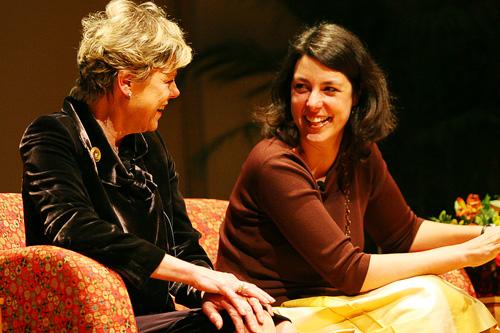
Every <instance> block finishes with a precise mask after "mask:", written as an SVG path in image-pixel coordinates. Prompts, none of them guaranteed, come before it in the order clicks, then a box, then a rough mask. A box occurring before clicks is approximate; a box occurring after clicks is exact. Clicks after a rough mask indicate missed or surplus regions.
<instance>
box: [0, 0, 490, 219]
mask: <svg viewBox="0 0 500 333" xmlns="http://www.w3.org/2000/svg"><path fill="white" fill-rule="evenodd" d="M106 2H107V1H99V0H92V1H91V0H88V1H66V0H54V1H50V2H45V3H42V2H35V1H32V3H31V2H30V1H28V3H23V5H22V6H21V5H19V4H15V3H11V2H9V3H6V4H4V6H5V8H4V19H3V20H2V23H1V24H2V28H3V29H2V30H3V31H4V32H5V33H4V34H3V36H2V37H1V38H2V39H1V40H0V47H1V59H0V66H1V72H2V74H3V79H2V80H1V81H2V83H1V85H0V91H1V96H2V98H1V99H0V135H1V138H0V139H1V140H0V148H1V151H0V153H1V154H2V156H4V157H5V159H4V162H3V170H2V173H1V176H0V191H2V192H9V191H10V192H13V191H19V188H20V176H21V165H20V162H19V157H18V153H17V145H18V142H19V139H20V137H21V135H22V131H23V130H24V128H25V127H26V126H27V124H28V123H29V121H30V120H32V119H33V118H34V117H36V116H37V115H39V114H43V113H49V112H54V111H56V110H57V109H58V108H59V106H60V103H61V101H62V98H63V97H64V95H65V94H66V93H67V92H68V91H69V89H70V88H71V85H72V83H73V80H74V77H75V73H76V65H75V60H74V59H75V57H76V48H77V45H78V41H79V34H80V29H81V27H80V19H81V18H82V17H83V16H84V15H86V14H87V13H89V12H90V11H94V10H97V9H101V8H104V6H105V4H106ZM157 3H159V4H160V3H161V4H165V5H166V8H167V12H168V13H169V14H170V15H171V16H173V17H174V18H175V19H176V20H177V21H178V22H179V24H180V25H181V27H182V28H183V29H184V30H185V31H186V38H187V39H188V41H189V42H190V43H191V44H192V46H193V48H194V50H195V59H194V62H193V64H191V65H190V66H189V67H188V68H187V69H185V70H184V71H182V72H181V77H180V82H179V84H180V88H181V97H180V98H179V99H178V100H176V101H175V102H174V103H173V104H172V108H171V110H170V111H169V113H167V114H166V116H165V118H164V119H162V121H161V125H160V131H161V132H162V135H163V136H164V137H165V139H166V141H167V145H168V146H169V148H170V150H171V151H172V153H173V154H174V156H175V159H176V161H177V166H178V170H179V173H180V175H181V186H182V189H183V191H184V193H185V195H186V196H190V197H214V198H222V199H227V198H228V196H229V193H230V190H231V187H232V185H233V184H234V182H235V180H236V177H237V175H238V173H239V167H240V165H241V163H242V162H243V160H244V158H245V157H246V155H247V153H248V151H249V150H250V149H251V147H252V145H253V144H254V143H255V142H256V141H257V140H258V130H256V128H255V126H254V125H253V123H252V122H251V116H250V114H251V112H252V110H254V109H255V107H258V106H259V105H260V106H262V105H264V104H265V103H266V102H267V96H268V88H269V83H270V81H271V79H272V77H273V74H274V72H275V71H276V70H277V68H278V64H279V61H280V59H281V58H282V57H283V55H284V53H285V51H286V48H287V41H288V39H289V38H290V37H291V36H293V35H294V34H295V33H296V31H297V30H298V29H299V28H301V27H302V26H303V25H304V24H311V23H314V22H317V21H320V20H329V21H332V22H334V23H338V24H341V25H343V26H345V27H346V28H348V29H349V30H351V31H353V32H354V33H356V34H357V35H358V36H359V37H360V38H361V39H362V40H363V41H364V42H365V44H366V46H367V48H368V49H369V50H370V52H371V54H372V55H373V57H374V59H375V60H376V61H377V62H378V63H379V65H380V66H381V67H382V68H383V69H384V71H385V72H386V74H387V77H388V81H389V84H390V88H391V91H392V93H393V95H394V97H395V102H394V103H395V105H396V110H397V115H398V119H399V125H398V127H397V129H396V131H395V132H394V133H393V134H392V135H391V136H390V137H388V138H387V139H386V140H384V141H383V142H382V144H381V148H382V151H383V154H384V157H385V159H386V161H387V163H388V165H389V168H390V171H391V173H392V175H393V176H394V178H395V179H396V181H397V182H398V184H399V185H400V188H401V190H402V192H403V194H404V195H405V197H406V199H407V201H408V202H409V204H410V205H411V206H412V208H413V209H414V210H415V211H416V212H417V213H418V214H420V215H422V216H424V217H428V216H431V215H437V214H439V212H440V211H441V210H442V209H447V210H448V211H451V209H452V204H453V201H454V199H455V198H456V197H457V196H463V197H465V196H467V194H468V193H471V192H473V193H478V194H480V195H481V196H483V195H484V194H486V193H489V194H496V193H498V194H500V188H499V184H500V168H499V152H500V149H499V146H500V145H499V144H500V142H499V141H500V140H499V135H498V132H499V131H498V129H499V128H500V100H499V99H500V91H499V90H500V89H499V82H500V64H499V59H500V57H499V51H500V46H499V45H500V23H499V22H500V2H499V1H497V0H486V1H482V0H477V1H460V0H455V1H444V0H443V1H436V0H432V1H431V0H418V1H396V0H392V1H389V0H373V1H360V0H357V1H319V0H316V1H307V2H305V1H284V0H282V1H280V0H274V1H262V0H260V1H259V0H254V1H250V0H241V1H229V0H217V1H216V0H213V1H207V0H190V1H187V0H178V1H162V2H160V1H157ZM21 7H23V8H21ZM169 106H170V104H169Z"/></svg>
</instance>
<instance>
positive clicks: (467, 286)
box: [440, 269, 477, 297]
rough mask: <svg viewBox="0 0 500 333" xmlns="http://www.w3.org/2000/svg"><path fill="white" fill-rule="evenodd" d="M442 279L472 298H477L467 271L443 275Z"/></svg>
mask: <svg viewBox="0 0 500 333" xmlns="http://www.w3.org/2000/svg"><path fill="white" fill-rule="evenodd" d="M440 277H441V278H442V279H444V280H446V281H448V282H449V283H451V284H453V285H455V286H457V287H458V288H460V289H462V290H463V291H465V292H466V293H467V294H469V295H471V296H472V297H476V296H477V295H476V292H475V290H474V287H473V286H472V282H471V280H470V279H469V275H467V272H466V271H465V269H456V270H454V271H451V272H448V273H444V274H441V275H440Z"/></svg>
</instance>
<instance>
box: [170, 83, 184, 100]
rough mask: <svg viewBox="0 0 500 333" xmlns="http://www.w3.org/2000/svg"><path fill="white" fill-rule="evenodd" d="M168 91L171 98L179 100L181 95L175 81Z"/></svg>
mask: <svg viewBox="0 0 500 333" xmlns="http://www.w3.org/2000/svg"><path fill="white" fill-rule="evenodd" d="M168 89H169V90H170V98H177V97H178V96H179V95H180V94H181V92H180V90H179V88H177V84H176V83H175V81H172V83H171V84H170V86H169V87H168Z"/></svg>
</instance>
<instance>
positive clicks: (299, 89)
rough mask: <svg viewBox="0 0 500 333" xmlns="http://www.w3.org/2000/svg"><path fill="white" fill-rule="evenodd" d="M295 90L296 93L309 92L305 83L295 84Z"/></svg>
mask: <svg viewBox="0 0 500 333" xmlns="http://www.w3.org/2000/svg"><path fill="white" fill-rule="evenodd" d="M293 90H295V91H296V92H298V93H303V92H306V91H307V87H306V85H305V84H303V83H295V84H294V85H293Z"/></svg>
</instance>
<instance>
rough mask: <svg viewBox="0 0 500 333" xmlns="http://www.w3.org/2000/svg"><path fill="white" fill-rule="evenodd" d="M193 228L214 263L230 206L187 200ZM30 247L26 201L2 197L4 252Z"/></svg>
mask: <svg viewBox="0 0 500 333" xmlns="http://www.w3.org/2000/svg"><path fill="white" fill-rule="evenodd" d="M185 201H186V208H187V211H188V214H189V217H190V218H191V221H192V223H193V226H194V227H195V228H196V229H197V230H198V231H200V232H201V234H202V237H201V239H200V244H201V246H203V248H204V249H205V250H206V251H207V254H208V256H209V258H210V259H211V260H212V261H214V260H215V257H216V255H217V247H218V242H219V227H220V224H221V222H222V220H223V219H224V214H225V213H226V208H227V204H228V202H227V201H225V200H216V199H195V198H186V199H185ZM24 246H26V239H25V234H24V221H23V201H22V198H21V194H20V193H0V250H8V249H12V248H18V247H24Z"/></svg>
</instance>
